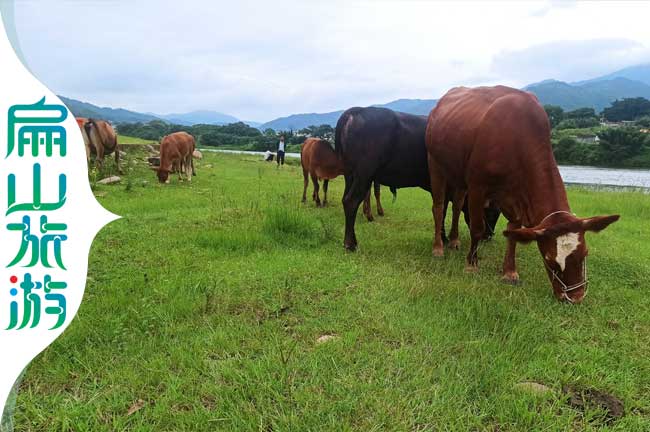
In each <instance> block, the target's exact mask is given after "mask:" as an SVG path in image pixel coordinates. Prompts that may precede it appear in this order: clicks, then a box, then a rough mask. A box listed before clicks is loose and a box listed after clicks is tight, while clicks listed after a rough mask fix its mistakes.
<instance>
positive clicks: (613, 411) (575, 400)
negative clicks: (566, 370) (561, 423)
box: [562, 386, 625, 421]
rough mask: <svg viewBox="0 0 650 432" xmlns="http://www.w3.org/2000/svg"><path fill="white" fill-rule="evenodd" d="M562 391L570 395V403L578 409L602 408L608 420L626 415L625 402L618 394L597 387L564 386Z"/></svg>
mask: <svg viewBox="0 0 650 432" xmlns="http://www.w3.org/2000/svg"><path fill="white" fill-rule="evenodd" d="M562 391H563V392H564V393H565V394H566V395H567V396H569V401H568V404H569V405H570V406H571V407H572V408H575V409H577V410H580V411H585V410H587V409H598V408H600V409H602V410H603V411H605V416H606V419H607V420H608V421H612V420H616V419H619V418H621V417H623V415H625V407H624V406H623V402H622V401H621V400H620V399H619V398H617V397H616V396H613V395H610V394H608V393H605V392H602V391H600V390H596V389H591V388H588V389H577V388H575V387H572V386H564V387H563V388H562Z"/></svg>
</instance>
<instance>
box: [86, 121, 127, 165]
mask: <svg viewBox="0 0 650 432" xmlns="http://www.w3.org/2000/svg"><path fill="white" fill-rule="evenodd" d="M77 124H78V125H79V128H80V129H81V135H82V136H83V139H84V144H85V145H86V159H87V160H88V162H90V158H91V155H95V163H96V166H97V167H98V168H100V167H101V166H102V165H103V163H104V156H106V155H110V154H111V153H115V165H116V166H117V170H118V171H120V151H119V148H118V145H117V134H116V133H115V130H114V129H113V126H111V125H110V123H108V122H106V121H104V120H96V119H92V118H83V117H79V118H77Z"/></svg>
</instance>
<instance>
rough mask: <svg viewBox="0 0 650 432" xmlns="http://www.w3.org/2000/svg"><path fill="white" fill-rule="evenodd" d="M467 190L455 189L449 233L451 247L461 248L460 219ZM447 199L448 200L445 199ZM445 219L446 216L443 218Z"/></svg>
mask: <svg viewBox="0 0 650 432" xmlns="http://www.w3.org/2000/svg"><path fill="white" fill-rule="evenodd" d="M465 193H466V191H465V190H455V191H454V194H453V197H454V198H453V202H452V206H451V232H450V233H449V248H450V249H456V250H459V249H460V239H459V238H458V221H459V219H460V212H461V210H462V206H463V203H464V202H465ZM445 201H446V200H445ZM443 220H444V218H443Z"/></svg>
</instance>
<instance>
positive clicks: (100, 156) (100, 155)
mask: <svg viewBox="0 0 650 432" xmlns="http://www.w3.org/2000/svg"><path fill="white" fill-rule="evenodd" d="M95 151H96V153H97V154H96V155H95V166H96V167H97V169H101V168H102V166H103V165H104V146H103V145H101V144H100V145H98V146H97V147H96V148H95Z"/></svg>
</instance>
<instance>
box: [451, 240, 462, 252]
mask: <svg viewBox="0 0 650 432" xmlns="http://www.w3.org/2000/svg"><path fill="white" fill-rule="evenodd" d="M448 247H449V249H453V250H460V240H458V239H454V240H450V241H449V246H448Z"/></svg>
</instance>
